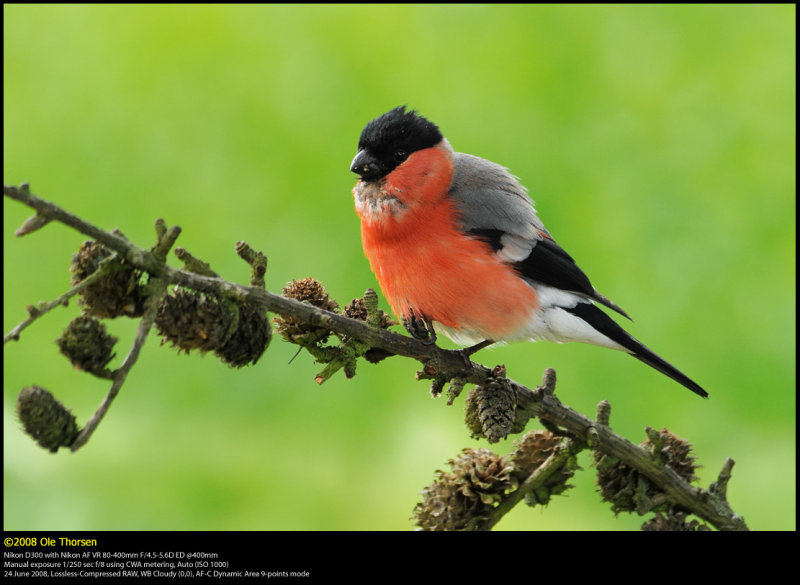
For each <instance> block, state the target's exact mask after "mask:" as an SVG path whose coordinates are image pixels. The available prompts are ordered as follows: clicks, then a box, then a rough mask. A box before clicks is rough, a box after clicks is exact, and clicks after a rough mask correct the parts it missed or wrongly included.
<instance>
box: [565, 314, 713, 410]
mask: <svg viewBox="0 0 800 585" xmlns="http://www.w3.org/2000/svg"><path fill="white" fill-rule="evenodd" d="M562 309H564V310H565V311H569V312H570V313H572V314H573V315H575V316H576V317H579V318H581V319H583V320H584V321H586V322H587V323H588V324H589V325H591V326H592V327H594V328H595V329H596V330H597V331H599V332H600V333H602V334H603V335H605V336H606V337H608V338H609V339H611V340H613V341H616V342H617V343H619V344H620V345H621V346H622V347H624V348H625V349H627V350H628V351H629V352H630V354H631V355H632V356H633V357H635V358H636V359H638V360H641V361H643V362H644V363H646V364H647V365H648V366H650V367H651V368H655V369H656V370H658V371H659V372H661V373H662V374H665V375H667V376H669V377H670V378H672V379H673V380H675V381H676V382H678V383H679V384H683V385H684V386H686V387H687V388H688V389H689V390H691V391H692V392H694V393H695V394H699V395H700V396H702V397H703V398H708V392H706V391H705V390H703V388H701V387H700V385H699V384H697V383H696V382H694V380H692V379H691V378H689V377H688V376H687V375H686V374H684V373H683V372H681V371H680V370H678V369H677V368H676V367H675V366H673V365H671V364H669V363H667V362H666V361H664V360H663V359H662V358H660V357H659V356H657V355H656V354H654V353H653V352H652V351H650V350H649V349H647V348H646V347H645V346H644V345H642V344H641V343H639V342H638V341H636V339H634V338H633V337H632V336H631V335H630V334H629V333H628V332H626V331H625V330H624V329H623V328H622V327H620V326H619V325H618V324H617V323H616V322H615V321H614V320H613V319H611V317H609V316H608V315H606V314H605V313H604V312H603V311H601V310H600V309H598V308H597V307H596V306H594V305H592V304H590V303H578V304H577V305H576V306H574V307H572V308H570V309H568V308H566V307H562Z"/></svg>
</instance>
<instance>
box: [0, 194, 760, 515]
mask: <svg viewBox="0 0 800 585" xmlns="http://www.w3.org/2000/svg"><path fill="white" fill-rule="evenodd" d="M3 191H4V194H5V196H6V197H9V198H11V199H14V200H16V201H19V202H20V203H22V204H24V205H27V206H29V207H30V208H32V209H33V210H34V211H35V212H36V214H35V215H34V216H33V217H31V218H30V219H29V220H27V221H26V222H25V224H24V225H23V227H22V228H20V229H19V230H18V231H17V234H18V235H26V234H31V233H35V232H36V231H37V230H39V229H42V228H44V227H45V226H47V225H49V224H52V223H62V224H64V225H67V226H69V227H71V228H73V229H75V230H77V231H78V232H80V233H82V234H85V235H87V236H89V237H90V238H92V239H93V242H90V243H87V244H85V245H84V246H83V247H82V248H81V250H80V253H79V254H78V255H76V261H75V262H76V265H75V267H74V269H73V272H74V274H75V277H74V279H73V288H72V289H70V290H69V291H67V293H65V294H64V295H62V296H60V297H59V298H57V299H56V300H54V301H53V302H51V303H49V304H48V305H46V306H44V307H41V308H38V309H29V317H28V318H27V319H25V320H24V321H22V322H21V323H20V324H19V325H18V326H17V327H15V328H14V329H12V331H11V332H9V333H8V334H7V335H6V336H5V339H4V342H5V341H9V340H18V339H19V338H20V334H21V332H22V331H23V330H24V328H25V327H27V326H29V325H30V324H32V323H33V322H34V321H35V320H36V319H37V318H40V317H41V316H42V315H43V314H44V313H45V312H46V311H47V310H50V309H51V308H53V307H55V306H58V305H59V304H63V303H65V302H66V300H67V299H68V298H69V297H71V296H73V295H75V294H80V295H81V302H82V303H83V304H84V305H85V309H84V310H85V312H87V313H88V314H89V315H90V316H94V317H99V318H114V317H116V316H127V317H133V318H141V322H140V326H139V330H138V332H137V335H136V338H135V339H134V341H133V343H132V345H131V348H130V350H129V352H128V354H127V356H126V358H125V359H124V361H123V363H122V365H121V366H120V367H119V368H118V369H116V370H114V371H112V372H110V374H109V373H108V372H106V370H105V369H104V368H101V367H100V366H97V367H95V368H94V369H95V371H94V372H92V373H94V374H95V375H98V372H100V371H101V370H102V375H104V376H106V377H109V376H110V377H111V380H112V385H111V389H110V390H109V392H108V395H107V396H106V397H105V399H104V400H103V402H102V403H101V405H100V407H99V408H98V410H97V412H96V413H95V415H94V416H93V417H92V418H91V419H90V420H89V422H88V423H87V424H86V426H85V427H84V428H83V429H79V428H78V427H77V425H76V423H75V421H74V417H73V416H72V415H71V413H70V412H69V411H68V410H67V409H66V408H64V407H63V406H62V405H60V403H58V402H57V401H55V399H54V398H53V397H52V395H50V394H49V393H48V392H47V391H46V390H44V389H41V388H38V387H35V386H32V387H29V388H26V389H25V390H23V392H21V393H20V396H19V398H18V412H19V414H20V418H21V420H22V421H23V424H24V425H25V427H26V430H27V431H28V432H29V433H30V434H31V435H32V436H34V438H36V439H37V441H38V442H39V443H40V444H41V445H42V446H44V447H46V448H48V449H50V450H52V451H56V450H57V449H58V448H59V447H61V446H66V447H69V448H70V449H71V450H73V451H75V450H77V449H79V448H80V447H81V446H83V445H85V444H86V442H87V441H88V439H89V438H90V437H91V436H92V433H93V432H94V431H95V430H96V428H97V425H98V424H99V423H100V421H101V420H102V418H103V416H104V415H105V413H106V412H107V411H108V408H109V406H110V405H111V402H112V401H113V400H114V398H115V397H116V396H117V394H118V393H119V391H120V389H121V387H122V384H123V383H124V381H125V379H126V377H127V374H128V372H129V371H130V369H131V367H132V366H133V365H134V363H135V362H136V359H137V357H138V354H139V351H140V350H141V347H142V345H143V343H144V341H145V339H146V337H147V333H148V331H149V330H150V329H151V328H153V327H156V328H157V329H158V331H159V334H160V335H161V336H162V338H163V339H164V341H168V342H171V343H172V344H173V345H174V346H176V347H178V348H179V349H180V350H182V351H187V352H188V351H192V350H199V351H213V352H214V353H215V354H216V355H218V356H219V357H220V359H222V360H223V361H225V362H226V363H228V364H229V365H231V366H232V367H241V366H243V365H247V364H254V363H255V362H256V361H257V360H258V358H259V357H260V356H261V354H262V353H263V352H264V350H265V349H266V347H267V345H268V344H269V341H270V339H271V329H270V325H269V322H268V321H267V320H266V318H265V313H266V312H269V313H274V314H276V315H278V316H279V318H277V319H276V322H278V331H279V333H281V335H282V336H283V337H284V338H285V339H287V340H289V341H291V342H292V343H297V344H299V345H300V346H301V347H304V348H306V349H307V350H308V351H310V352H311V353H312V355H314V356H315V358H316V359H317V361H319V362H321V363H324V364H325V368H324V370H323V371H322V372H320V373H319V374H317V376H316V378H315V379H316V381H317V382H318V383H323V382H324V381H325V380H327V379H328V378H329V377H330V376H332V375H334V373H335V372H337V371H339V370H343V371H344V373H345V375H346V376H348V377H351V376H352V375H354V374H355V368H356V364H357V362H358V360H359V358H361V357H364V358H365V359H367V360H368V361H371V362H373V363H376V362H379V361H381V360H382V359H385V358H387V357H389V356H393V355H398V356H404V357H408V358H412V359H414V360H418V361H419V362H421V363H422V369H421V371H420V372H418V373H417V377H418V378H419V379H429V380H432V383H431V390H432V392H433V393H434V394H439V393H440V392H441V391H442V390H443V389H444V387H445V386H446V385H448V384H449V386H450V389H449V391H448V396H449V400H448V404H452V402H453V400H454V399H455V398H456V397H457V396H458V394H459V393H460V392H461V390H462V389H463V388H464V386H465V385H466V384H475V385H476V388H474V389H473V390H471V391H470V395H469V396H468V397H467V400H466V405H467V417H466V418H467V424H468V427H469V428H470V430H471V431H472V432H473V435H475V436H480V437H485V438H487V439H488V440H489V441H490V442H496V441H498V440H500V439H502V438H506V437H507V436H508V435H509V434H513V433H521V432H523V431H524V430H525V427H526V425H527V423H528V422H529V420H530V418H532V417H536V418H538V419H539V420H540V421H541V422H542V424H543V425H544V426H545V427H546V428H547V429H548V431H533V432H531V433H528V434H527V435H525V437H523V439H522V441H521V442H520V443H519V444H518V445H517V448H516V450H515V451H514V453H513V454H512V456H510V457H509V459H508V460H505V459H503V458H498V457H497V456H494V455H493V454H492V453H491V452H490V451H488V450H486V449H481V450H466V451H465V452H464V454H462V456H461V457H460V458H458V459H455V460H451V467H452V468H453V472H452V473H445V472H441V471H440V472H438V474H439V476H438V479H437V481H436V482H434V484H432V486H430V487H429V488H426V491H425V492H424V495H425V498H426V499H425V501H423V502H422V503H421V504H420V505H419V506H418V508H417V509H416V510H415V516H416V518H417V521H418V524H419V525H420V526H421V527H423V528H434V529H481V528H482V529H489V528H491V527H492V526H494V525H495V524H496V523H497V522H498V521H499V520H500V518H502V516H503V515H504V514H505V513H506V512H507V511H508V510H510V509H512V508H513V507H514V506H515V505H516V504H517V503H518V502H520V501H525V502H527V503H529V504H542V503H546V502H547V501H549V498H550V496H551V495H555V494H558V493H560V492H561V491H563V490H564V489H566V488H567V487H568V486H567V484H566V483H565V482H566V480H567V479H568V478H569V477H570V476H571V475H572V473H573V471H574V469H575V468H576V467H577V464H575V455H576V453H577V452H579V451H580V450H583V449H591V450H592V451H593V452H594V453H595V460H596V465H597V467H598V472H599V475H600V474H603V473H604V474H605V475H604V476H603V477H605V478H606V479H607V482H606V483H605V484H603V485H601V490H602V491H603V496H604V498H605V499H606V500H608V501H609V502H611V503H612V505H613V506H614V507H615V510H616V511H619V510H632V509H635V510H636V511H640V512H641V511H642V510H647V511H655V512H658V513H662V512H664V513H666V516H664V517H662V516H660V517H659V519H658V520H657V521H654V522H651V524H650V528H653V527H658V526H670V527H674V526H686V523H685V522H684V519H685V515H686V513H688V512H691V513H692V514H695V515H696V516H698V517H700V518H702V519H703V520H705V521H706V522H708V523H710V524H712V525H713V526H715V527H717V528H718V529H721V530H746V529H747V526H746V525H745V523H744V520H743V519H742V518H741V517H740V516H738V515H736V514H735V513H734V512H733V511H732V510H731V508H730V506H729V504H728V502H727V500H726V486H727V483H728V481H729V479H730V471H731V468H732V466H733V461H732V460H728V461H726V463H725V466H724V467H723V470H722V471H721V472H720V474H719V478H718V480H717V481H716V482H715V483H713V484H712V486H711V487H710V488H709V489H708V490H705V489H701V488H699V487H696V486H693V485H692V483H691V482H692V481H693V479H694V478H693V474H692V471H693V466H692V465H691V458H689V459H687V458H686V457H687V453H688V450H687V449H686V448H684V446H683V444H682V443H681V442H680V440H677V441H676V440H674V439H673V437H674V436H672V435H670V434H669V433H667V432H666V431H661V432H655V431H652V430H650V431H649V432H648V436H649V437H650V438H649V439H648V440H649V443H648V442H646V443H643V444H642V445H634V444H633V443H631V442H630V441H628V440H627V439H625V438H623V437H621V436H619V435H617V434H615V433H614V432H613V431H612V430H611V428H610V427H609V426H608V413H609V407H608V406H607V403H606V404H605V405H603V403H601V408H599V409H598V417H597V420H592V419H590V418H588V417H586V416H584V415H582V414H580V413H578V412H576V411H574V410H572V409H571V408H569V407H568V406H565V405H564V404H562V403H561V402H560V401H559V400H558V399H557V398H556V396H555V394H554V388H555V372H554V371H553V370H550V369H548V370H546V371H545V375H544V377H543V381H542V384H541V385H540V386H538V387H536V388H528V387H526V386H525V385H523V384H520V383H519V382H516V381H514V380H513V379H511V378H508V377H507V376H506V372H505V368H504V367H502V366H497V367H494V368H491V369H490V368H487V367H486V366H483V365H481V364H478V363H476V362H473V361H471V360H470V359H469V356H468V355H467V354H465V353H463V352H460V351H452V350H445V349H441V348H439V347H437V346H436V345H433V344H430V345H429V344H426V343H423V342H422V341H420V340H417V339H414V338H413V337H408V336H405V335H400V334H398V333H395V332H392V331H389V330H388V329H387V328H388V327H389V326H391V325H393V324H394V322H392V321H391V320H390V319H389V318H388V317H387V316H386V315H384V314H383V312H382V311H380V310H379V309H378V308H377V297H376V296H375V294H374V293H371V291H368V292H367V294H365V297H364V299H356V300H354V301H353V303H351V304H350V305H348V306H347V307H346V308H345V310H344V314H342V313H339V312H337V309H338V304H337V303H336V302H335V301H332V300H330V299H328V297H327V293H325V292H324V289H322V287H321V286H318V288H317V287H316V286H315V284H314V283H315V281H311V279H306V281H295V283H293V285H294V286H293V287H291V286H290V287H289V288H287V289H284V294H283V295H277V294H274V293H271V292H269V291H267V290H265V288H264V273H265V271H266V265H267V262H266V257H265V256H264V255H263V254H261V253H258V252H254V251H253V250H252V249H250V248H249V246H247V245H246V244H244V243H243V242H239V243H237V253H238V254H239V255H240V256H241V257H242V258H243V259H244V260H245V261H247V262H248V264H250V266H251V269H252V272H251V275H250V285H249V286H246V285H242V284H237V283H234V282H231V281H228V280H225V279H224V278H222V277H220V276H218V275H217V273H216V272H214V271H213V270H212V269H211V267H210V266H209V265H208V264H207V263H205V262H203V261H201V260H199V259H196V258H194V257H193V256H192V255H191V254H190V253H189V252H188V251H186V250H184V249H183V248H178V249H176V255H177V256H178V258H179V259H180V260H181V261H182V262H183V263H184V267H183V268H182V269H177V268H173V267H172V266H169V265H168V264H167V253H168V251H169V250H170V249H171V248H172V246H173V245H174V243H175V241H176V239H177V237H178V236H179V234H180V228H178V227H172V228H167V226H166V224H165V223H164V222H163V220H158V221H157V222H156V236H157V238H156V243H155V245H154V246H153V247H152V249H150V250H148V249H144V248H140V247H138V246H136V245H134V244H133V243H132V242H130V241H129V240H128V239H127V238H125V237H124V236H123V235H122V234H121V233H119V232H116V231H111V232H109V231H104V230H101V229H99V228H97V227H96V226H94V225H92V224H91V223H89V222H87V221H85V220H83V219H81V218H78V217H76V216H74V215H72V214H71V213H69V212H67V211H65V210H63V209H62V208H60V207H59V206H57V205H55V204H53V203H50V202H47V201H45V200H43V199H41V198H39V197H37V196H35V195H34V194H32V193H31V192H30V189H29V188H28V185H27V184H23V185H21V186H19V187H10V186H4V189H3ZM144 279H146V282H141V281H142V280H144ZM309 281H310V282H309ZM317 285H318V283H317ZM170 287H173V288H174V290H173V291H172V292H170ZM291 297H294V298H291ZM329 338H330V339H333V340H334V344H329V345H326V343H327V342H328V340H329ZM162 343H163V342H162ZM104 351H106V352H107V351H108V348H107V347H105V348H104ZM108 359H109V358H108V357H107V355H105V354H104V355H103V356H100V357H98V358H97V359H96V360H94V363H97V364H101V365H102V366H104V365H105V363H106V362H107V361H108ZM89 361H90V362H92V361H93V360H91V359H90V360H89ZM87 371H90V369H87ZM54 429H55V430H54Z"/></svg>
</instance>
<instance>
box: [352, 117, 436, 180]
mask: <svg viewBox="0 0 800 585" xmlns="http://www.w3.org/2000/svg"><path fill="white" fill-rule="evenodd" d="M442 138H443V137H442V133H441V132H440V131H439V128H438V127H437V126H436V124H434V123H433V122H431V121H429V120H427V119H425V118H423V117H422V116H420V115H419V114H417V113H416V112H415V111H414V110H409V111H406V108H405V106H398V107H396V108H394V109H392V110H389V111H388V112H386V113H385V114H383V115H382V116H379V117H378V118H375V119H374V120H372V121H370V122H368V123H367V125H366V126H364V130H362V131H361V137H360V138H359V139H358V154H356V157H355V158H354V159H353V163H352V164H351V165H350V170H351V171H353V172H354V173H358V174H359V175H360V176H361V178H362V179H364V180H365V181H374V180H376V179H380V178H381V177H385V176H386V175H388V174H389V173H391V172H392V171H393V170H394V169H395V168H397V166H398V165H399V164H401V163H402V162H403V161H404V160H406V159H407V158H408V157H409V156H410V155H411V154H412V153H414V152H416V151H418V150H423V149H425V148H430V147H431V146H435V145H437V144H438V143H439V142H441V140H442Z"/></svg>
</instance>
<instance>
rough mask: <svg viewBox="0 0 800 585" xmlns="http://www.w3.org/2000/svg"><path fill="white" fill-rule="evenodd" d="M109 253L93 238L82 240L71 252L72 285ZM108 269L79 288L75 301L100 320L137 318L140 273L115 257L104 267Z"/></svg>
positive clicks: (141, 300) (141, 309)
mask: <svg viewBox="0 0 800 585" xmlns="http://www.w3.org/2000/svg"><path fill="white" fill-rule="evenodd" d="M109 256H111V251H109V250H108V248H106V247H105V246H103V245H102V244H100V243H99V242H96V241H94V240H90V241H86V242H84V243H83V244H81V246H80V248H78V251H77V253H75V254H73V255H72V264H71V265H70V272H72V285H73V286H75V285H77V284H78V283H80V282H81V281H82V280H84V279H85V278H86V277H88V276H89V275H91V274H93V273H94V272H95V271H96V270H97V268H98V267H99V266H100V262H102V261H103V260H105V259H106V258H108V257H109ZM106 270H108V272H107V273H106V274H105V275H104V276H102V277H101V278H100V279H99V280H97V281H96V282H93V283H92V284H90V285H89V286H87V287H86V288H84V289H83V290H82V291H80V293H79V294H80V299H79V300H78V303H79V304H80V305H82V306H83V307H84V310H85V312H86V313H87V314H88V315H92V316H94V317H98V318H100V319H114V318H115V317H120V316H126V317H141V316H142V314H143V313H144V301H145V299H146V296H145V294H144V291H143V290H142V287H141V285H140V283H139V281H140V280H141V277H142V273H141V271H139V270H136V269H135V268H133V267H132V266H130V265H128V264H126V263H125V260H124V259H122V258H116V259H115V260H112V261H111V264H110V265H109V266H108V267H107V268H106Z"/></svg>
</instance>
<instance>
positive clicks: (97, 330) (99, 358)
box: [56, 315, 117, 377]
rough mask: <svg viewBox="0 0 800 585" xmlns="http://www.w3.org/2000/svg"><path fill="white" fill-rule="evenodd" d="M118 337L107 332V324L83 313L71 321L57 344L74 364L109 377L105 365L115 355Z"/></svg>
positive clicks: (57, 340)
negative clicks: (114, 350)
mask: <svg viewBox="0 0 800 585" xmlns="http://www.w3.org/2000/svg"><path fill="white" fill-rule="evenodd" d="M116 343H117V338H116V337H112V336H111V335H109V334H108V333H106V326H105V325H103V324H102V323H100V321H98V320H97V319H95V318H93V317H87V316H85V315H82V316H80V317H76V318H75V319H73V320H72V321H70V323H69V325H68V326H67V328H66V329H64V332H63V333H62V334H61V337H59V338H58V339H56V344H57V345H58V348H59V349H60V350H61V353H62V354H64V355H65V356H66V357H67V358H68V359H69V361H70V362H72V365H74V366H75V367H76V368H78V369H79V370H83V371H84V372H89V373H91V374H95V375H99V376H103V377H108V373H107V372H105V371H104V370H105V367H106V365H108V362H110V361H111V359H112V358H113V357H114V355H115V354H114V353H113V349H114V344H116Z"/></svg>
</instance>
